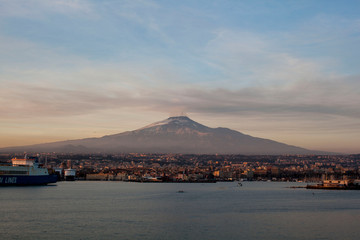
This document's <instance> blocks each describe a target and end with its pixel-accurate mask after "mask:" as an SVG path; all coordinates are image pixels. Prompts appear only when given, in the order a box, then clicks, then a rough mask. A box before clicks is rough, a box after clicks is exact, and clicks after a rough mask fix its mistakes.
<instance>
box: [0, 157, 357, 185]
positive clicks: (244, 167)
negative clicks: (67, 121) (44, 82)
mask: <svg viewBox="0 0 360 240" xmlns="http://www.w3.org/2000/svg"><path fill="white" fill-rule="evenodd" d="M38 156H39V164H40V165H42V166H43V167H46V168H48V169H49V171H52V172H54V173H56V174H57V175H58V180H98V181H133V182H194V183H196V182H201V183H204V182H209V183H211V182H217V181H246V180H247V181H298V182H319V181H323V180H327V179H359V178H360V164H359V163H360V161H359V160H360V155H279V156H273V155H269V156H266V155H259V156H247V155H195V154H189V155H187V154H140V153H132V154H131V153H130V154H64V153H43V154H39V155H38ZM13 157H17V158H21V157H23V155H20V154H1V155H0V162H2V163H6V162H9V159H11V158H13Z"/></svg>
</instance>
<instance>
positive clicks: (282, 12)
mask: <svg viewBox="0 0 360 240" xmlns="http://www.w3.org/2000/svg"><path fill="white" fill-rule="evenodd" d="M359 12H360V1H357V0H355V1H351V0H347V1H341V0H331V1H329V0H324V1H321V0H316V1H314V0H309V1H305V0H304V1H302V0H298V1H291V0H284V1H256V0H255V1H254V0H251V1H250V0H248V1H246V0H243V1H236V0H233V1H226V0H221V1H220V0H218V1H211V0H203V1H200V0H195V1H194V0H189V1H184V0H181V1H175V0H174V1H171V0H166V1H165V0H164V1H149V0H143V1H137V0H129V1H121V0H119V1H116V0H111V1H110V0H109V1H106V0H105V1H95V0H94V1H81V0H79V1H76V0H73V1H66V0H52V1H49V0H39V1H35V0H34V1H33V0H23V1H21V0H13V1H12V0H11V1H10V0H8V1H6V0H0V147H5V146H14V145H24V144H32V143H41V142H49V141H57V140H66V139H78V138H85V137H100V136H103V135H105V134H114V133H119V132H123V131H128V130H134V129H137V128H140V127H143V126H145V125H147V124H150V123H152V122H154V121H159V120H163V119H165V118H167V117H169V116H173V115H179V114H181V113H182V112H184V113H186V114H187V115H188V116H189V117H190V118H192V119H193V120H195V121H198V122H200V123H202V124H205V125H207V126H210V127H219V126H221V127H229V128H232V129H235V130H238V131H240V132H243V133H245V134H249V135H252V136H257V137H264V138H270V139H273V140H276V141H280V142H284V143H288V144H292V145H297V146H301V147H305V148H309V149H317V150H327V151H338V152H345V153H360V78H359V76H360V66H359V63H360V61H359V56H360V14H359Z"/></svg>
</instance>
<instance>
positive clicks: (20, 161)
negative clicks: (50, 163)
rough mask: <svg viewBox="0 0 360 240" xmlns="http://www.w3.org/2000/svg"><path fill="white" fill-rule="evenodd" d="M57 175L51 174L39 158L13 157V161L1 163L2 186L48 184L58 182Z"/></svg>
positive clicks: (0, 182) (0, 184)
mask: <svg viewBox="0 0 360 240" xmlns="http://www.w3.org/2000/svg"><path fill="white" fill-rule="evenodd" d="M56 181H57V175H56V174H50V173H49V170H48V169H47V168H44V167H42V166H41V165H40V164H39V158H38V157H37V156H35V157H28V156H27V155H25V157H24V158H13V159H11V163H6V164H5V163H2V164H1V165H0V186H17V185H20V186H26V185H46V184H48V183H56Z"/></svg>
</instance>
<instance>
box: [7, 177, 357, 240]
mask: <svg viewBox="0 0 360 240" xmlns="http://www.w3.org/2000/svg"><path fill="white" fill-rule="evenodd" d="M299 185H301V184H299V183H280V182H242V186H240V185H239V184H238V183H237V182H226V183H224V182H219V183H205V184H201V183H130V182H89V181H75V182H59V183H57V184H54V185H48V186H32V187H2V188H0V206H1V208H0V215H1V220H0V239H2V240H5V239H227V240H228V239H299V240H300V239H301V240H303V239H359V237H360V227H359V226H360V225H359V224H360V191H327V190H307V189H305V188H296V189H294V188H290V187H291V186H299ZM302 185H304V184H302Z"/></svg>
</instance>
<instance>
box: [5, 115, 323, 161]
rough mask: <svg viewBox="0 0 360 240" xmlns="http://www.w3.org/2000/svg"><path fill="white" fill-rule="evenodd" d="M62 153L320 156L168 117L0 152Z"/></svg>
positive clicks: (297, 148) (281, 144)
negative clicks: (115, 130)
mask: <svg viewBox="0 0 360 240" xmlns="http://www.w3.org/2000/svg"><path fill="white" fill-rule="evenodd" d="M5 151H6V152H16V151H20V152H24V151H28V152H64V153H69V152H73V153H97V152H103V153H130V152H137V153H184V154H216V153H217V154H246V155H265V154H266V155H271V154H273V155H278V154H321V153H322V152H319V151H311V150H307V149H304V148H300V147H296V146H290V145H287V144H284V143H279V142H276V141H272V140H269V139H263V138H256V137H252V136H249V135H245V134H243V133H240V132H238V131H234V130H231V129H228V128H220V127H219V128H210V127H207V126H204V125H202V124H199V123H197V122H195V121H193V120H191V119H190V118H188V117H185V116H179V117H170V118H168V119H166V120H163V121H160V122H156V123H153V124H150V125H148V126H145V127H143V128H140V129H138V130H134V131H128V132H123V133H119V134H114V135H107V136H103V137H100V138H86V139H79V140H69V141H62V142H53V143H45V144H37V145H31V146H23V147H10V148H3V149H1V152H5Z"/></svg>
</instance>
